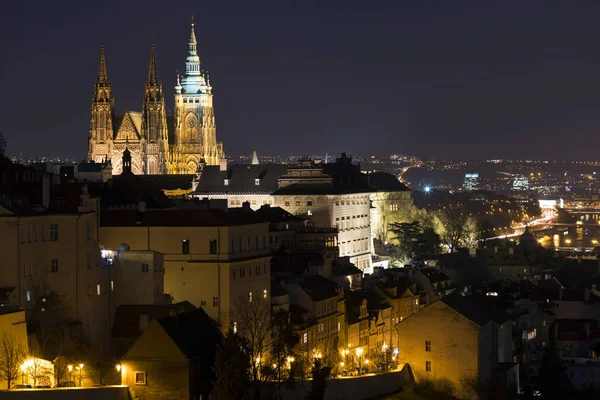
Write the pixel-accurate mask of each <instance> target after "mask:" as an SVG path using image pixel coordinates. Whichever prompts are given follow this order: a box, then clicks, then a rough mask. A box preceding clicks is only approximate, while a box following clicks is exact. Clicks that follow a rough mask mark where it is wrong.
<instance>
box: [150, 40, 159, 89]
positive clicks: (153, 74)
mask: <svg viewBox="0 0 600 400" xmlns="http://www.w3.org/2000/svg"><path fill="white" fill-rule="evenodd" d="M148 83H158V68H157V67H156V45H155V44H154V40H152V52H151V53H150V67H149V69H148Z"/></svg>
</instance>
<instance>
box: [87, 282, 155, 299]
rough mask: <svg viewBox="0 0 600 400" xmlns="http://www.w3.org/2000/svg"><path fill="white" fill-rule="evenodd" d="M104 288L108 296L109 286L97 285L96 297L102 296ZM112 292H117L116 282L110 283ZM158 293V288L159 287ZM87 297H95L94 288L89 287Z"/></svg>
mask: <svg viewBox="0 0 600 400" xmlns="http://www.w3.org/2000/svg"><path fill="white" fill-rule="evenodd" d="M103 286H104V294H108V285H101V284H100V283H97V284H96V296H100V295H101V294H102V287H103ZM110 291H111V292H114V291H115V281H110ZM157 291H158V286H157ZM87 295H88V297H91V296H93V295H94V286H92V285H88V287H87Z"/></svg>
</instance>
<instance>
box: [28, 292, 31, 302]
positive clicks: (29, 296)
mask: <svg viewBox="0 0 600 400" xmlns="http://www.w3.org/2000/svg"><path fill="white" fill-rule="evenodd" d="M27 301H31V292H30V291H29V290H28V291H27Z"/></svg>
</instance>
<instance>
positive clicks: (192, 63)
mask: <svg viewBox="0 0 600 400" xmlns="http://www.w3.org/2000/svg"><path fill="white" fill-rule="evenodd" d="M197 44H198V42H197V41H196V33H195V32H194V16H192V27H191V33H190V40H189V42H188V47H189V55H188V57H187V60H186V63H185V73H186V75H200V57H198V52H197V49H196V45H197Z"/></svg>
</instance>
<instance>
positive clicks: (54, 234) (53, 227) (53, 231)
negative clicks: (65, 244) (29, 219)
mask: <svg viewBox="0 0 600 400" xmlns="http://www.w3.org/2000/svg"><path fill="white" fill-rule="evenodd" d="M57 240H58V224H50V241H51V242H56V241H57Z"/></svg>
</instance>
